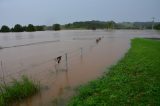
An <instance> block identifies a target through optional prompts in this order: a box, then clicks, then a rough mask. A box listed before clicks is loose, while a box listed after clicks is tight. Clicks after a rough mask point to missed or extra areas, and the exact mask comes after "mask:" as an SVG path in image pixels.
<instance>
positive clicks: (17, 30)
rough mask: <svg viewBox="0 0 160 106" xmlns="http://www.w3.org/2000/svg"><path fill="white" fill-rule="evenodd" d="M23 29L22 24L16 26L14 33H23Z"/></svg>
mask: <svg viewBox="0 0 160 106" xmlns="http://www.w3.org/2000/svg"><path fill="white" fill-rule="evenodd" d="M23 31H24V30H23V27H22V26H21V25H20V24H16V25H15V26H14V28H13V32H23Z"/></svg>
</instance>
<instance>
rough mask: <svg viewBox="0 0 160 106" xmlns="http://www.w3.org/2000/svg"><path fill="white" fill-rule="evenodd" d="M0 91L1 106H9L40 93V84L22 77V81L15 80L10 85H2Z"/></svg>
mask: <svg viewBox="0 0 160 106" xmlns="http://www.w3.org/2000/svg"><path fill="white" fill-rule="evenodd" d="M0 90H1V91H0V106H7V105H9V104H11V103H12V102H14V101H21V100H22V99H24V98H26V97H29V96H31V95H33V94H35V93H36V92H38V90H39V84H36V83H35V82H34V81H32V80H30V79H28V78H27V77H26V76H22V78H21V80H20V81H18V80H15V79H14V80H13V82H12V83H11V84H9V85H5V84H2V85H1V86H0Z"/></svg>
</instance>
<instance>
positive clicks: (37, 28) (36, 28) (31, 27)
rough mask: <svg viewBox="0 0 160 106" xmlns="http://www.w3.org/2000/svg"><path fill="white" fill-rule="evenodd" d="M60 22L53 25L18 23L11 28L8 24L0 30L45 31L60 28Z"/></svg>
mask: <svg viewBox="0 0 160 106" xmlns="http://www.w3.org/2000/svg"><path fill="white" fill-rule="evenodd" d="M60 29H61V26H60V24H54V25H53V26H45V25H36V26H34V25H32V24H29V25H28V26H22V25H20V24H16V25H15V26H14V27H13V28H9V27H8V26H6V25H3V26H2V27H1V29H0V32H34V31H45V30H55V31H57V30H60Z"/></svg>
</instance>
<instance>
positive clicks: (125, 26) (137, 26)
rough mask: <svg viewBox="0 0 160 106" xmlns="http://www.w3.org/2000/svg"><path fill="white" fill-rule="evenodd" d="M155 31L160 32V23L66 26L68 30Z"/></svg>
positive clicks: (76, 24)
mask: <svg viewBox="0 0 160 106" xmlns="http://www.w3.org/2000/svg"><path fill="white" fill-rule="evenodd" d="M152 26H153V28H154V29H159V30H160V22H154V23H153V22H122V23H116V22H114V21H107V22H105V21H84V22H74V23H69V24H66V25H64V28H66V29H152Z"/></svg>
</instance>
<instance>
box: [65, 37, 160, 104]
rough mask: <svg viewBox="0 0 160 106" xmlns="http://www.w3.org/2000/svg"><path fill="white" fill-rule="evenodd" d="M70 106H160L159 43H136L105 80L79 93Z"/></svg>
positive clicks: (139, 40)
mask: <svg viewBox="0 0 160 106" xmlns="http://www.w3.org/2000/svg"><path fill="white" fill-rule="evenodd" d="M68 105H69V106H160V41H154V40H149V39H138V38H137V39H133V40H132V43H131V48H130V50H129V51H128V53H127V54H126V55H125V57H124V58H123V59H122V60H120V61H119V62H118V63H117V65H115V66H113V67H111V68H110V69H109V72H108V73H106V74H105V75H104V76H103V77H101V78H99V79H97V80H95V81H92V82H90V83H89V84H87V85H84V86H82V87H80V88H79V89H78V94H77V95H76V96H75V97H73V99H72V100H71V101H70V102H69V104H68Z"/></svg>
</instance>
